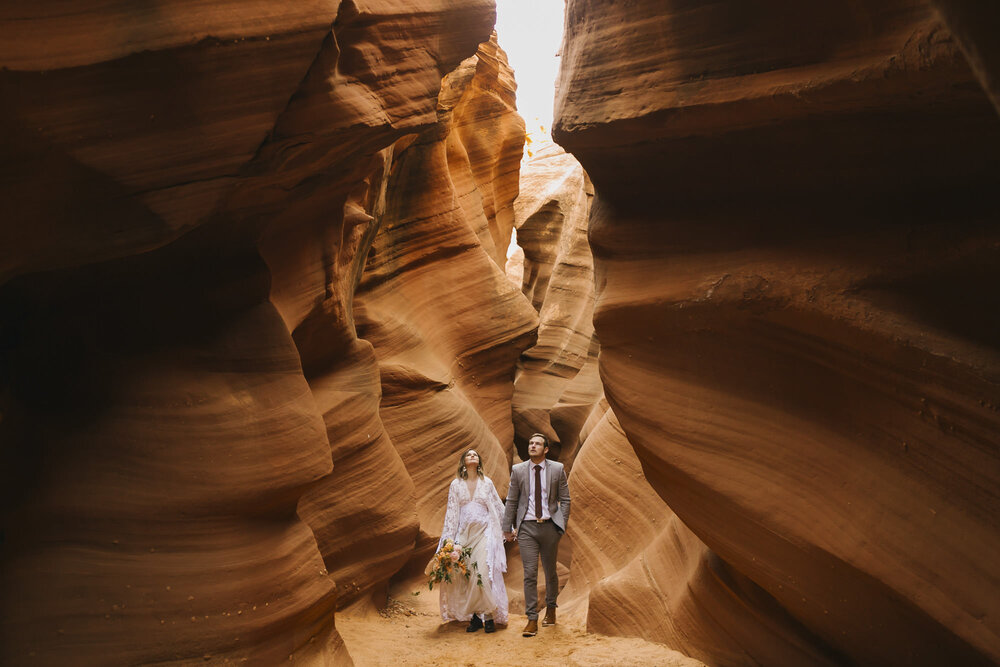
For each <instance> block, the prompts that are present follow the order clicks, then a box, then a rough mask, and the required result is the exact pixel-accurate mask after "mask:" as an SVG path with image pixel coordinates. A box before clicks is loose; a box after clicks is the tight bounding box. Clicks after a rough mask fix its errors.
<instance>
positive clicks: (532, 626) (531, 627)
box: [521, 618, 538, 637]
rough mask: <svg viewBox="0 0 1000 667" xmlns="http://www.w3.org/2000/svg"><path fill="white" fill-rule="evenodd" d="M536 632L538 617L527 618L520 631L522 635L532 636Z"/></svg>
mask: <svg viewBox="0 0 1000 667" xmlns="http://www.w3.org/2000/svg"><path fill="white" fill-rule="evenodd" d="M537 634H538V619H537V618H529V619H528V624H527V625H526V626H524V630H522V631H521V636H522V637H534V636H535V635H537Z"/></svg>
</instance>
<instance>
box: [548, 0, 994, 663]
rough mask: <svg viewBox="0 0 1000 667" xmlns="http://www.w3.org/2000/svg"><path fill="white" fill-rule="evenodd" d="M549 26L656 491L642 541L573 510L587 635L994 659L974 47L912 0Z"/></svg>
mask: <svg viewBox="0 0 1000 667" xmlns="http://www.w3.org/2000/svg"><path fill="white" fill-rule="evenodd" d="M940 4H941V5H942V6H943V5H950V6H952V7H953V8H954V7H957V8H959V10H958V11H959V14H958V16H965V17H968V16H970V14H961V10H963V9H964V10H967V11H972V13H971V16H972V17H975V16H976V14H975V11H974V7H972V6H973V5H974V4H975V3H961V2H954V3H952V2H941V3H940ZM946 15H949V14H947V13H946ZM982 16H983V20H988V19H989V17H990V11H988V10H983V12H982ZM566 17H567V26H566V31H567V32H566V36H565V41H564V45H563V49H562V63H563V65H562V66H563V69H562V73H561V79H560V82H559V87H558V91H557V109H556V111H557V114H556V115H557V121H556V125H555V138H556V140H557V141H558V142H559V143H560V144H562V145H563V146H564V147H565V148H566V149H567V150H568V151H570V152H572V153H573V154H574V155H575V156H576V157H577V158H578V159H579V160H580V162H581V164H582V165H583V167H584V169H586V170H587V173H588V174H589V176H590V178H591V179H592V181H593V183H594V189H595V202H594V206H593V212H592V215H591V223H590V242H591V245H592V247H593V250H594V255H595V270H596V275H597V285H598V293H597V305H596V309H595V329H596V333H597V336H598V337H599V339H600V342H601V356H600V373H601V378H602V380H603V383H604V389H605V394H606V396H607V399H608V402H609V404H610V406H611V407H612V409H613V414H614V415H615V417H616V419H617V420H618V422H619V423H620V426H621V430H622V433H623V434H625V435H626V436H627V439H628V441H629V442H630V443H631V444H632V445H633V446H634V451H635V453H636V456H637V458H638V461H639V462H640V464H641V468H642V471H643V474H644V477H645V479H646V480H647V481H648V483H649V485H650V486H651V488H652V489H654V490H655V491H656V493H657V495H658V496H659V497H660V498H661V499H662V500H663V501H664V502H665V504H666V506H667V507H669V511H668V510H666V509H664V508H659V509H656V508H657V507H658V506H657V505H656V503H653V502H651V501H648V500H646V499H643V500H642V502H643V503H645V504H646V505H648V507H649V509H648V512H649V513H650V514H651V515H652V516H654V517H657V521H658V523H657V526H656V530H654V529H653V528H651V527H650V526H649V525H648V521H646V522H639V523H638V524H636V525H637V527H635V528H633V529H632V530H633V531H634V532H635V533H636V534H637V535H638V536H639V544H637V545H636V549H641V551H640V552H639V553H633V554H631V556H633V557H636V558H638V560H635V559H626V557H625V556H619V557H617V558H608V557H604V558H603V560H602V559H599V558H597V556H594V555H592V554H591V555H587V554H585V553H584V552H585V551H586V547H585V546H583V545H585V544H586V543H587V542H588V541H596V543H602V540H606V539H610V538H609V537H607V536H604V537H603V538H602V536H601V534H600V529H601V527H600V525H599V521H598V522H597V525H595V522H589V523H588V524H587V525H586V526H581V525H580V524H577V526H578V528H577V530H578V531H579V533H578V534H577V535H576V537H575V538H574V540H575V543H578V544H580V545H581V548H580V549H578V552H579V553H578V560H580V561H581V562H585V561H584V560H581V559H589V560H587V561H586V562H588V563H589V564H587V565H585V566H581V567H584V568H585V569H587V570H588V571H592V572H593V574H592V575H588V576H589V577H590V578H591V580H594V579H593V578H594V577H597V576H598V575H601V576H603V577H605V578H603V579H601V580H599V583H595V584H594V588H593V590H592V592H591V595H590V607H589V622H590V624H591V627H593V628H597V629H601V630H603V631H609V632H613V631H616V632H622V633H625V634H642V635H644V636H647V637H650V638H656V639H659V640H660V641H664V642H666V643H668V644H671V645H673V646H676V647H677V648H679V649H681V650H686V651H687V652H688V653H689V654H691V655H693V656H695V657H698V658H700V659H702V660H705V661H706V662H708V663H710V664H802V662H823V661H833V662H835V663H850V662H857V663H861V664H928V665H932V664H944V663H962V664H992V663H995V662H996V661H998V660H1000V607H998V604H1000V602H998V601H1000V594H998V593H1000V573H998V571H997V568H996V566H995V563H994V561H995V559H994V558H993V557H992V554H994V553H997V551H998V549H1000V530H998V529H997V520H996V518H997V516H1000V496H998V495H997V493H996V489H997V488H1000V452H998V449H997V443H998V442H1000V437H998V434H1000V319H998V316H997V313H998V312H1000V309H998V307H997V306H998V305H1000V304H998V303H997V296H996V290H995V289H993V288H992V286H993V285H996V284H997V282H998V278H1000V226H998V225H997V224H996V220H997V213H998V212H997V204H996V198H995V197H993V196H991V195H990V194H989V193H991V192H992V191H993V190H994V189H995V186H996V183H997V182H998V178H1000V167H998V163H997V161H996V155H997V154H998V152H1000V119H998V116H997V113H996V109H995V108H994V105H993V104H991V101H990V96H989V95H988V94H987V93H988V92H992V90H995V89H991V88H990V87H989V86H990V83H989V82H990V81H992V80H993V79H990V78H989V77H990V72H991V71H995V69H994V70H991V69H990V63H991V62H992V63H995V59H992V60H991V58H990V57H989V54H990V53H991V49H990V47H988V46H986V45H985V44H982V43H980V46H981V48H980V49H979V51H978V53H979V54H980V55H982V56H983V57H982V58H980V59H979V60H976V61H975V62H974V63H973V64H974V65H975V70H973V69H971V68H970V66H969V64H968V62H967V59H966V56H965V55H964V52H968V53H972V52H973V51H975V49H976V45H977V41H976V35H975V33H976V31H975V30H972V31H970V32H968V33H966V32H962V33H961V34H960V37H961V43H962V45H963V47H962V49H960V48H959V44H958V43H957V42H956V40H955V39H953V37H952V36H951V34H950V32H949V31H948V29H947V28H946V27H945V24H943V23H942V21H941V19H940V17H939V15H938V14H937V13H936V11H935V9H934V7H932V6H931V5H929V4H926V3H924V2H920V1H914V0H893V1H891V2H878V3H876V2H860V3H858V2H854V3H847V2H836V1H832V0H830V1H824V2H820V3H793V2H783V1H780V0H774V1H772V2H765V3H756V4H754V5H753V6H750V5H746V4H745V3H738V2H730V1H726V0H718V1H714V2H708V3H705V2H682V3H669V5H665V4H664V3H659V2H654V1H652V0H648V1H645V0H639V2H637V3H631V4H630V5H629V6H628V7H627V8H626V7H624V6H622V5H620V4H611V3H600V2H594V1H592V0H571V1H570V2H569V3H568V5H567V14H566ZM956 25H958V26H959V27H962V26H964V27H965V28H968V27H969V25H970V24H969V22H968V21H967V20H966V22H965V23H962V22H961V21H960V20H959V21H957V23H956ZM963 49H964V52H963ZM984 87H985V88H984ZM596 432H597V429H595V430H594V431H592V432H591V439H593V438H594V437H595V434H596ZM591 456H592V454H589V453H588V452H587V445H585V446H584V448H583V450H581V453H580V455H579V459H578V462H577V464H576V466H577V468H576V470H575V471H574V479H573V480H571V484H574V483H575V486H574V489H579V491H578V492H577V493H578V494H583V493H585V492H586V491H585V489H584V485H585V480H586V479H587V476H586V475H584V472H585V468H584V463H585V461H587V460H589V458H590V457H591ZM619 458H620V457H619ZM592 483H594V484H596V483H597V481H594V482H592ZM592 493H594V494H595V495H598V493H597V491H596V490H595V491H593V492H592ZM616 507H617V506H615V505H611V506H609V509H607V512H609V513H610V514H609V516H611V517H614V515H615V514H616V512H617V509H614V508H616ZM580 511H581V512H584V511H586V510H584V509H581V510H580ZM671 517H676V519H678V520H679V521H680V522H682V523H683V525H684V526H686V527H687V530H689V531H690V533H691V535H688V534H687V533H685V532H684V531H683V530H681V529H680V528H679V527H677V528H676V530H675V531H674V533H671V530H674V529H672V528H670V529H668V528H666V527H661V526H663V524H664V523H665V522H669V521H673V520H674V519H673V518H671ZM582 533H587V535H583V534H582ZM692 535H693V537H692ZM694 538H697V541H695V540H694ZM616 540H618V541H621V540H622V536H621V535H618V536H616ZM626 541H627V539H626ZM593 550H594V551H599V550H600V549H599V548H598V547H593ZM654 551H655V553H654ZM699 554H701V555H699ZM709 554H710V555H709ZM643 559H645V560H643ZM649 563H659V564H660V565H659V566H658V567H657V568H653V567H649V566H648V565H649ZM666 572H676V573H679V576H680V577H681V579H680V580H676V579H668V578H667V575H666ZM707 577H713V578H714V580H712V581H708V580H707ZM684 581H687V582H689V584H690V585H689V586H687V587H686V588H685V587H682V586H681V582H684ZM664 582H666V584H665V585H664ZM656 583H659V584H661V585H660V586H659V587H657V586H654V585H653V584H656ZM650 589H652V590H655V591H656V592H655V594H654V593H651V592H650ZM725 591H728V594H727V595H723V592H725ZM650 596H652V597H653V598H655V600H651V597H650ZM657 600H658V603H657V604H658V605H659V606H658V607H657V608H659V609H663V610H665V611H664V613H665V614H667V615H668V616H669V618H667V619H664V620H662V621H660V620H655V621H650V620H649V614H648V609H649V607H648V606H644V605H645V604H646V603H649V604H650V605H652V604H653V603H654V602H656V601H657ZM736 607H741V609H738V608H736ZM654 615H655V614H654ZM748 616H750V617H752V618H748ZM740 618H743V619H744V620H743V621H742V623H745V624H746V625H744V626H742V627H736V628H733V627H729V624H728V623H724V622H720V619H737V620H738V619H740ZM760 624H766V625H767V626H768V628H769V629H768V631H767V632H760V633H756V632H748V631H747V630H748V629H751V628H755V627H759V626H760ZM616 628H617V629H616ZM691 628H697V630H696V631H692V630H691ZM789 651H794V653H790V652H789ZM793 655H798V656H800V657H801V656H810V657H809V658H808V659H803V660H800V659H795V658H792V657H789V656H793ZM776 656H777V657H776ZM780 656H785V657H784V658H781V657H780Z"/></svg>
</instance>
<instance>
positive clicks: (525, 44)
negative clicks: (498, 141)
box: [496, 0, 565, 152]
mask: <svg viewBox="0 0 1000 667" xmlns="http://www.w3.org/2000/svg"><path fill="white" fill-rule="evenodd" d="M564 9H565V4H564V0H497V26H496V28H497V40H498V41H499V43H500V47H501V48H502V49H503V50H504V51H506V52H507V58H508V60H509V61H510V64H511V67H513V68H514V78H515V79H516V81H517V110H518V113H520V114H521V116H522V117H523V118H524V123H525V125H526V126H527V132H528V138H529V140H530V143H529V145H528V147H527V149H528V150H529V151H531V152H534V151H535V150H537V149H538V148H540V147H541V145H544V144H545V143H548V142H551V141H552V139H551V136H550V132H551V129H552V104H553V100H554V99H555V89H556V88H555V86H556V76H557V75H558V73H559V56H558V52H559V46H560V44H561V42H562V31H563V11H564Z"/></svg>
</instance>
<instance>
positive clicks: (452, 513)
mask: <svg viewBox="0 0 1000 667" xmlns="http://www.w3.org/2000/svg"><path fill="white" fill-rule="evenodd" d="M457 481H458V480H457V479H455V480H452V482H451V486H449V487H448V509H447V510H445V513H444V526H442V528H441V539H440V540H438V546H437V550H438V551H440V550H441V547H442V546H443V545H444V541H445V540H447V539H452V540H453V539H455V537H456V536H457V534H458V512H459V508H458V484H456V482H457Z"/></svg>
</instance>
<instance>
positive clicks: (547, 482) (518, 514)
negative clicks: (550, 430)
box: [503, 433, 569, 637]
mask: <svg viewBox="0 0 1000 667" xmlns="http://www.w3.org/2000/svg"><path fill="white" fill-rule="evenodd" d="M548 451H549V441H548V438H546V437H545V436H544V435H542V434H541V433H535V434H534V435H532V436H531V438H530V439H529V440H528V460H527V461H524V462H523V463H518V464H517V465H515V466H514V467H513V468H511V471H510V488H509V489H508V490H507V504H506V509H505V511H504V518H503V530H504V535H503V536H504V540H512V539H517V541H518V543H519V544H520V545H521V563H522V565H523V566H524V612H525V614H526V615H527V616H528V624H527V625H526V626H524V631H523V632H522V633H521V634H522V635H523V636H525V637H534V636H535V635H536V634H537V633H538V559H539V556H540V557H541V560H542V567H543V568H544V569H545V620H543V621H542V625H543V626H544V625H555V624H556V596H557V595H558V594H559V575H558V574H557V573H556V553H557V551H558V550H559V539H560V538H561V537H562V535H563V533H565V532H566V522H567V521H568V520H569V485H568V484H567V483H566V471H565V470H563V464H561V463H559V462H558V461H549V460H548V459H546V458H545V454H546V452H548Z"/></svg>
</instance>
